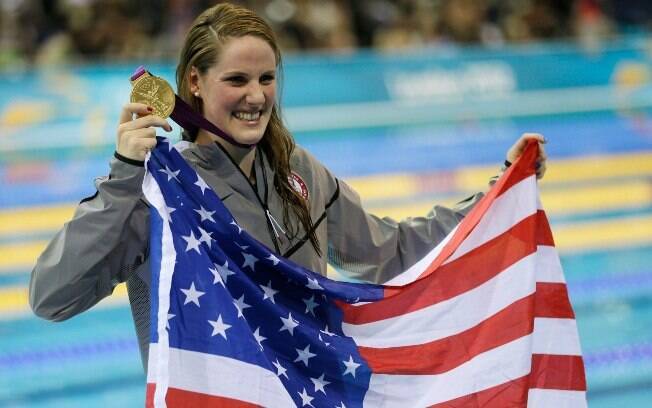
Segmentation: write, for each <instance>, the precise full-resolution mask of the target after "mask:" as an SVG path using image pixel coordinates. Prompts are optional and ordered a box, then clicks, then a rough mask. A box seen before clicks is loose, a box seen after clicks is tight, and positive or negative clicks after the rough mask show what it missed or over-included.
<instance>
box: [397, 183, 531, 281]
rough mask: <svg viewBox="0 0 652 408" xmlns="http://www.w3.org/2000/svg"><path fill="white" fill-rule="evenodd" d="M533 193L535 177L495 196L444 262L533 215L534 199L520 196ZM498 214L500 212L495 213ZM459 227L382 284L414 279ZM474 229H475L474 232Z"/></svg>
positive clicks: (459, 255)
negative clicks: (422, 256) (405, 268)
mask: <svg viewBox="0 0 652 408" xmlns="http://www.w3.org/2000/svg"><path fill="white" fill-rule="evenodd" d="M535 196H537V186H536V178H535V177H534V176H531V177H528V178H526V179H524V180H521V181H520V182H518V183H516V184H515V185H514V186H512V187H511V188H510V189H509V190H508V191H506V192H505V193H503V194H502V195H501V196H500V197H498V198H496V200H495V201H494V202H493V203H492V204H491V205H490V206H489V208H488V209H487V213H486V214H485V215H484V216H483V217H482V220H480V222H479V223H478V225H477V226H476V228H475V229H474V230H473V231H472V232H471V233H470V234H469V236H468V237H467V239H466V240H465V241H464V242H462V244H461V245H460V247H459V248H458V249H457V250H456V251H455V253H453V255H451V257H450V258H449V259H448V260H446V262H444V263H448V262H450V261H452V260H453V259H457V258H459V257H461V256H462V255H464V254H466V253H467V252H469V251H471V250H472V249H474V248H475V247H477V246H480V245H482V244H483V243H485V242H487V241H489V240H491V239H493V238H495V237H497V236H499V235H500V234H502V233H503V232H505V231H507V230H508V229H510V228H511V227H512V226H514V225H515V224H516V223H518V222H519V221H522V220H523V219H524V218H526V217H528V216H530V215H532V214H534V213H535V212H536V211H537V208H538V206H537V202H536V201H530V200H529V201H528V202H527V203H524V202H523V201H524V199H523V197H535ZM511 203H513V204H511ZM497 213H498V214H503V215H497ZM458 227H459V225H458V226H456V227H455V228H454V229H453V230H452V231H451V232H450V233H449V234H448V235H447V236H446V238H444V240H443V241H442V242H440V243H439V244H438V245H437V246H436V247H435V248H434V249H432V250H431V251H430V252H429V253H428V254H427V255H426V256H425V257H424V258H422V259H421V260H419V261H418V262H417V263H415V264H414V265H412V266H411V267H410V268H408V269H407V270H406V271H405V272H402V273H401V274H399V275H398V276H396V277H394V278H392V279H391V280H389V281H387V282H386V283H385V284H386V285H397V286H399V285H405V284H407V283H410V282H413V281H414V280H415V279H416V278H418V277H419V276H420V275H421V274H422V273H423V271H424V270H425V269H426V268H427V267H428V265H430V264H431V263H432V262H433V261H434V260H435V258H437V256H438V255H439V253H440V252H441V251H442V249H443V248H444V246H446V244H448V241H450V240H451V238H452V237H453V235H454V234H455V232H456V231H457V229H458ZM476 230H477V231H478V232H476Z"/></svg>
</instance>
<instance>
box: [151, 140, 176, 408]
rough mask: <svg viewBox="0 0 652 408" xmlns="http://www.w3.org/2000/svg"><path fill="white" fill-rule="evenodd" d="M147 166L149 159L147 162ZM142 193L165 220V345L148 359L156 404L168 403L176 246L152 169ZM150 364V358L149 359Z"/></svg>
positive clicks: (161, 323)
mask: <svg viewBox="0 0 652 408" xmlns="http://www.w3.org/2000/svg"><path fill="white" fill-rule="evenodd" d="M150 157H151V152H149V153H147V158H146V161H149V159H150ZM145 168H147V163H146V164H145ZM142 188H143V194H144V195H145V198H147V201H149V203H150V205H152V206H153V207H154V208H155V209H156V211H157V212H158V213H159V215H160V216H161V218H162V219H163V222H162V224H163V225H162V227H163V228H162V237H161V269H160V273H159V286H158V295H157V296H158V315H157V317H156V320H157V329H156V331H157V332H158V341H159V344H162V345H165V347H159V348H157V349H156V354H152V350H151V347H150V351H149V357H148V358H149V360H150V361H151V360H152V359H154V361H156V366H154V367H150V370H148V372H149V373H152V374H153V375H154V376H155V377H154V379H153V382H156V384H157V385H156V391H155V394H154V401H153V403H154V406H155V407H165V406H166V404H165V393H166V391H167V387H168V374H169V373H168V357H169V356H168V347H167V345H168V331H167V329H166V325H167V322H168V311H169V310H170V288H171V286H172V274H173V272H174V265H175V263H176V257H177V253H176V250H175V249H174V242H173V240H172V231H171V230H170V214H169V212H168V207H167V205H166V204H165V200H164V199H163V194H162V192H161V189H160V187H159V185H158V184H157V183H156V180H155V179H154V177H152V175H151V174H149V172H148V173H147V174H145V178H144V180H143V187H142ZM148 364H149V362H148Z"/></svg>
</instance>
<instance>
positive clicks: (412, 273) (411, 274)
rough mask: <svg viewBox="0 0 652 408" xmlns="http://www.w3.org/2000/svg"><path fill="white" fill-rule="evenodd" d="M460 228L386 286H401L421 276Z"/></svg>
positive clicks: (386, 283)
mask: <svg viewBox="0 0 652 408" xmlns="http://www.w3.org/2000/svg"><path fill="white" fill-rule="evenodd" d="M458 227H459V224H458V225H456V226H455V228H453V230H452V231H451V232H450V233H449V234H448V235H446V238H444V239H443V240H442V241H441V242H440V243H439V244H438V245H437V246H436V247H435V248H433V249H432V250H431V251H430V252H429V253H428V254H427V255H426V256H424V257H423V258H421V259H420V260H419V261H417V263H415V264H414V265H412V266H411V267H410V268H409V269H408V270H406V271H405V272H402V273H401V274H399V275H398V276H396V277H394V278H392V279H390V280H389V281H387V282H385V283H384V284H385V285H395V286H401V285H405V284H408V283H410V282H413V281H414V280H415V279H417V278H418V277H419V276H421V274H422V273H423V271H425V270H426V268H428V266H429V265H430V264H431V263H432V262H433V261H434V260H435V258H437V256H438V255H439V253H440V252H441V250H442V249H443V248H444V247H445V246H446V244H448V241H450V240H451V238H453V235H454V234H455V232H456V231H457V228H458Z"/></svg>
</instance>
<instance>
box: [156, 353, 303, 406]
mask: <svg viewBox="0 0 652 408" xmlns="http://www.w3.org/2000/svg"><path fill="white" fill-rule="evenodd" d="M156 348H157V345H156V344H150V353H151V352H152V350H156ZM169 350H170V351H169V353H170V380H169V387H171V388H178V389H181V390H186V391H192V392H196V393H202V394H207V395H213V396H220V397H226V398H232V399H235V400H240V401H246V402H249V403H252V404H258V405H260V406H264V407H282V408H285V407H293V406H294V405H295V404H294V402H293V401H292V398H291V397H290V396H289V395H288V393H287V391H286V390H285V387H283V384H282V383H281V380H280V379H279V378H278V377H277V376H276V374H275V373H273V372H272V371H270V370H266V369H264V368H262V367H260V366H257V365H255V364H249V363H245V362H243V361H240V360H236V359H232V358H228V357H224V356H216V355H211V354H205V353H198V352H195V351H188V350H181V349H177V348H170V349H169ZM148 372H149V371H148ZM147 382H148V383H151V382H153V379H150V378H148V380H147Z"/></svg>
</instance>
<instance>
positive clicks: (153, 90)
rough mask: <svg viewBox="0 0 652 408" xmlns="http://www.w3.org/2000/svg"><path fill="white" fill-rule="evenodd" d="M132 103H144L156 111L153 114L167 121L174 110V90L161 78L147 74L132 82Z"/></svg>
mask: <svg viewBox="0 0 652 408" xmlns="http://www.w3.org/2000/svg"><path fill="white" fill-rule="evenodd" d="M131 85H132V88H131V96H130V98H129V99H130V100H131V102H137V103H144V104H145V105H148V106H151V107H152V108H153V109H154V112H153V114H154V115H157V116H160V117H162V118H163V119H166V118H167V117H168V116H170V114H172V111H173V110H174V98H175V95H174V90H173V89H172V87H171V86H170V84H169V83H168V82H167V81H166V80H165V79H163V78H161V77H156V76H153V75H150V74H149V73H148V72H145V73H144V74H142V75H141V76H140V77H138V78H137V79H136V80H135V81H133V82H132V84H131Z"/></svg>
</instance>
